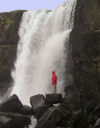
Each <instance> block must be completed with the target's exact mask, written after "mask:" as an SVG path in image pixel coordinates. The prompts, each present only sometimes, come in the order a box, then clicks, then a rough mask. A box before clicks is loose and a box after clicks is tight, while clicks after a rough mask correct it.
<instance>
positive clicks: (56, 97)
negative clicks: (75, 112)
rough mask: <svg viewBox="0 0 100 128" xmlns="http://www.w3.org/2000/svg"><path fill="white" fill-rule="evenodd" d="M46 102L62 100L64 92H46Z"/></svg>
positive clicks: (51, 102) (53, 102) (52, 102)
mask: <svg viewBox="0 0 100 128" xmlns="http://www.w3.org/2000/svg"><path fill="white" fill-rule="evenodd" d="M46 102H47V103H49V104H56V103H60V102H62V94H46Z"/></svg>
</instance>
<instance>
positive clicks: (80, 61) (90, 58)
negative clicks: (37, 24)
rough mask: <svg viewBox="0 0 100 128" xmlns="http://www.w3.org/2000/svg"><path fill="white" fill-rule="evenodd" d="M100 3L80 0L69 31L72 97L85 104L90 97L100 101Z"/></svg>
mask: <svg viewBox="0 0 100 128" xmlns="http://www.w3.org/2000/svg"><path fill="white" fill-rule="evenodd" d="M99 12H100V4H98V0H77V4H76V10H75V17H74V28H73V30H72V32H71V35H70V44H71V46H70V47H71V51H72V52H71V55H72V58H71V59H72V62H71V63H72V68H71V69H72V76H73V81H74V82H73V85H74V91H73V92H72V94H73V97H77V99H79V98H80V101H81V105H82V107H83V108H86V107H87V104H88V101H89V100H91V99H95V102H96V104H98V103H100V99H99V95H100V13H99Z"/></svg>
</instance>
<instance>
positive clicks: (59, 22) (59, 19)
mask: <svg viewBox="0 0 100 128" xmlns="http://www.w3.org/2000/svg"><path fill="white" fill-rule="evenodd" d="M75 5H76V0H71V1H67V2H64V3H63V4H62V5H61V6H59V7H58V8H56V9H55V10H54V11H50V10H47V9H44V10H39V11H27V12H25V13H24V14H23V18H22V22H21V25H20V28H19V37H20V40H19V43H18V49H17V60H16V62H15V70H14V71H12V77H13V80H14V88H13V91H12V94H13V93H16V94H17V95H18V96H19V98H20V99H21V101H22V102H23V103H24V104H29V98H30V96H33V95H35V94H39V93H41V94H46V93H52V86H51V77H52V70H55V71H56V74H57V76H58V84H57V92H59V93H62V94H64V75H63V74H64V72H65V63H66V61H67V55H68V54H67V53H66V52H65V51H67V52H68V49H67V48H68V47H67V45H68V40H69V35H70V32H71V30H72V28H73V16H74V9H75Z"/></svg>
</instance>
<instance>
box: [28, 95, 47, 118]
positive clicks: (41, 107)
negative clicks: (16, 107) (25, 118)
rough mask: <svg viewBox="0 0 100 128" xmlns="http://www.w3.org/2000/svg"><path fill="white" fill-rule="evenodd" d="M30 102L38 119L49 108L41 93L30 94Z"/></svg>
mask: <svg viewBox="0 0 100 128" xmlns="http://www.w3.org/2000/svg"><path fill="white" fill-rule="evenodd" d="M30 103H31V105H32V109H33V113H34V115H35V116H36V117H37V118H38V119H39V118H40V117H41V115H43V114H44V112H45V111H46V110H47V109H48V108H49V106H48V105H47V104H46V101H45V98H44V96H43V95H41V94H38V95H35V96H32V97H31V98H30Z"/></svg>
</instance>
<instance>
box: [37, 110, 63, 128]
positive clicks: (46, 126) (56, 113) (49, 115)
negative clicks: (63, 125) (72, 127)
mask: <svg viewBox="0 0 100 128" xmlns="http://www.w3.org/2000/svg"><path fill="white" fill-rule="evenodd" d="M63 116H64V113H63V111H62V110H61V109H59V108H57V107H52V108H49V109H48V111H46V112H45V113H44V114H43V116H42V117H41V118H40V119H39V121H38V124H37V126H36V128H57V123H58V122H59V121H60V120H61V118H63Z"/></svg>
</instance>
